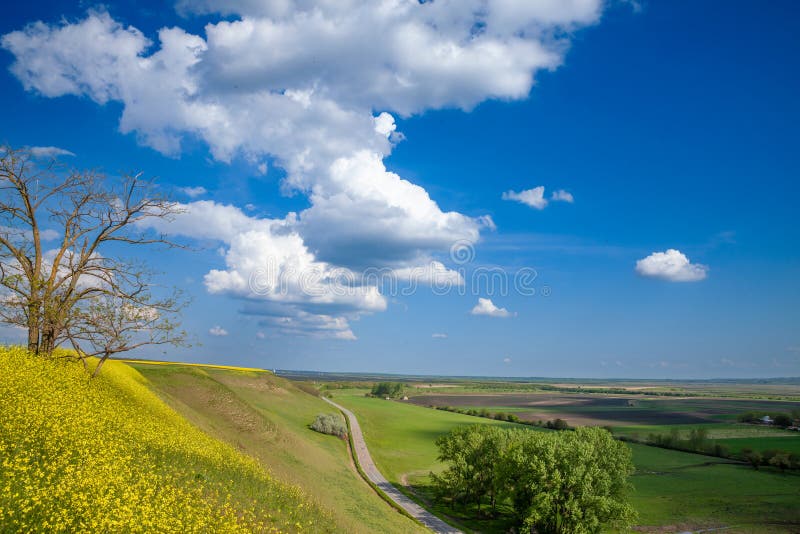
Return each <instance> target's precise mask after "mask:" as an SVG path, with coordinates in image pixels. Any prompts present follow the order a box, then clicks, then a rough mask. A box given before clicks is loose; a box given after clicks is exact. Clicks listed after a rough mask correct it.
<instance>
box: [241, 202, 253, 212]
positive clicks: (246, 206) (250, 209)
mask: <svg viewBox="0 0 800 534" xmlns="http://www.w3.org/2000/svg"><path fill="white" fill-rule="evenodd" d="M244 209H246V210H247V211H253V210H254V209H256V205H255V204H249V203H248V204H245V205H244Z"/></svg>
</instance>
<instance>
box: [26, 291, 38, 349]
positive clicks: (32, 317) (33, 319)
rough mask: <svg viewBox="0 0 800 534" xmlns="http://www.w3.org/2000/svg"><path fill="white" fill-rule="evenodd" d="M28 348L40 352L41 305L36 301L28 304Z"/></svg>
mask: <svg viewBox="0 0 800 534" xmlns="http://www.w3.org/2000/svg"><path fill="white" fill-rule="evenodd" d="M28 350H29V351H30V352H31V354H39V306H38V305H37V304H35V303H33V304H30V305H29V306H28Z"/></svg>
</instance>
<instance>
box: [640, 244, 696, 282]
mask: <svg viewBox="0 0 800 534" xmlns="http://www.w3.org/2000/svg"><path fill="white" fill-rule="evenodd" d="M636 272H637V273H639V275H641V276H645V277H648V278H659V279H661V280H667V281H669V282H698V281H700V280H703V279H705V278H706V276H707V273H708V267H707V266H705V265H700V264H693V263H692V262H690V261H689V258H687V257H686V256H685V255H684V254H683V253H681V251H679V250H676V249H674V248H671V249H669V250H667V251H666V252H653V253H652V254H650V255H649V256H647V257H646V258H643V259H641V260H639V261H637V262H636Z"/></svg>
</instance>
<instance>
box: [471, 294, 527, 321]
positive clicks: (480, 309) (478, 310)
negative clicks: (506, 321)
mask: <svg viewBox="0 0 800 534" xmlns="http://www.w3.org/2000/svg"><path fill="white" fill-rule="evenodd" d="M470 313H471V314H472V315H488V316H489V317H513V316H514V315H516V314H514V313H511V312H509V311H508V310H507V309H505V308H498V307H497V306H495V305H494V302H492V299H482V298H479V299H478V303H477V304H476V305H475V307H474V308H472V311H471V312H470Z"/></svg>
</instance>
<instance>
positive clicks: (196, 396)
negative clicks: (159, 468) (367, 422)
mask: <svg viewBox="0 0 800 534" xmlns="http://www.w3.org/2000/svg"><path fill="white" fill-rule="evenodd" d="M134 366H135V367H136V369H138V370H139V371H140V372H141V373H142V374H143V375H144V376H145V377H146V378H147V379H148V381H149V383H150V385H151V387H153V388H154V390H155V391H157V392H158V393H159V395H161V396H162V397H163V398H164V400H166V401H167V403H168V404H170V405H171V406H172V407H174V408H175V409H176V410H177V411H178V412H180V413H181V414H183V415H184V416H185V417H186V418H187V419H188V420H190V421H192V422H193V423H194V424H195V425H197V426H198V427H199V428H201V429H203V430H204V431H206V432H208V433H209V434H211V435H213V436H216V437H218V438H219V439H221V440H224V441H227V442H228V443H231V444H232V445H234V446H236V447H237V448H238V449H239V450H241V451H244V452H246V453H247V454H249V455H251V456H253V457H255V458H258V459H259V460H261V461H262V462H263V463H265V464H267V465H269V467H270V469H271V471H272V472H273V473H274V474H275V476H276V477H277V478H280V479H282V480H287V481H290V482H292V483H294V484H297V485H299V486H300V487H302V488H304V490H305V491H306V492H307V493H308V494H309V495H310V496H311V497H312V498H313V499H314V501H315V502H317V503H319V504H320V505H321V506H322V507H324V508H326V509H328V510H330V513H331V514H333V516H334V520H335V523H336V525H337V530H339V531H341V532H387V533H392V532H396V533H410V532H423V531H424V529H422V527H420V526H419V525H418V524H417V523H415V522H414V521H412V520H411V519H408V518H407V517H405V516H403V515H402V514H400V513H398V512H397V511H395V510H394V509H393V508H391V507H390V506H389V505H388V504H387V503H385V502H384V501H383V500H382V499H381V498H380V497H378V496H377V495H376V494H375V493H374V492H373V490H372V489H371V488H370V487H369V486H368V485H367V483H366V482H364V481H363V480H362V479H361V478H360V477H359V475H358V474H357V473H356V471H355V469H354V467H353V466H352V463H351V461H350V456H349V453H348V450H347V442H346V441H344V440H341V439H338V438H336V437H334V436H328V435H323V434H319V433H317V432H314V431H312V430H310V429H309V428H308V425H309V424H311V422H313V420H314V418H315V416H316V415H317V414H319V413H331V412H333V411H335V409H334V408H333V407H332V406H330V405H329V404H327V403H325V402H324V401H322V400H321V399H319V398H317V397H314V396H312V395H310V394H308V393H306V392H304V391H301V390H300V389H298V388H297V387H296V386H295V385H294V383H292V382H290V381H288V380H285V379H282V378H279V377H276V376H274V375H272V374H271V373H263V372H261V373H258V372H248V371H242V370H233V369H231V370H226V369H218V368H202V367H196V366H181V365H169V366H164V365H146V364H134Z"/></svg>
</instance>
